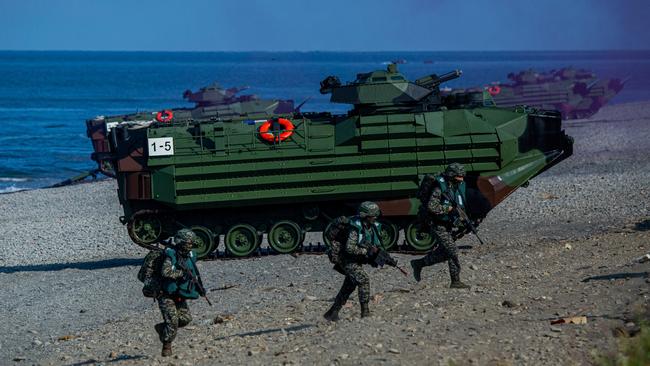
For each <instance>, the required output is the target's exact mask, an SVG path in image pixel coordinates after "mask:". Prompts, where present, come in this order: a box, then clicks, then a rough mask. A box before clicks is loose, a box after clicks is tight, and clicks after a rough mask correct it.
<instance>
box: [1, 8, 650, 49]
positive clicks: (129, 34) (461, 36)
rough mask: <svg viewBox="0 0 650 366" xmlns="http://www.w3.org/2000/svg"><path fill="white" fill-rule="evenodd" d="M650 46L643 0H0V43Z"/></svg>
mask: <svg viewBox="0 0 650 366" xmlns="http://www.w3.org/2000/svg"><path fill="white" fill-rule="evenodd" d="M605 49H625V50H629V49H646V50H647V49H650V0H536V1H534V0H489V1H488V0H458V1H454V0H392V1H388V0H320V1H317V0H272V1H271V0H268V1H263V0H237V1H235V0H228V1H226V0H212V1H211V0H185V1H181V0H0V50H93V51H104V50H106V51H504V50H515V51H518V50H605Z"/></svg>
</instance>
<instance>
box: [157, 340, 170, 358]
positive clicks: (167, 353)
mask: <svg viewBox="0 0 650 366" xmlns="http://www.w3.org/2000/svg"><path fill="white" fill-rule="evenodd" d="M160 355H161V356H163V357H169V356H171V355H172V342H165V343H163V348H162V352H161V353H160Z"/></svg>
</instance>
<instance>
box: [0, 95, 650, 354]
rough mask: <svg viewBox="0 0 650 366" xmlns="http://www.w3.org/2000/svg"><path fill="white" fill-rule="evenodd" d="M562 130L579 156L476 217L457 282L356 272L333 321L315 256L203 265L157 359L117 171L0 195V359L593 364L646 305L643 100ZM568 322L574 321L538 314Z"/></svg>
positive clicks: (647, 136)
mask: <svg viewBox="0 0 650 366" xmlns="http://www.w3.org/2000/svg"><path fill="white" fill-rule="evenodd" d="M566 129H567V132H568V133H569V134H570V135H572V136H574V137H575V140H576V144H575V155H574V156H572V157H571V158H569V159H568V160H566V161H564V162H562V163H560V164H559V165H558V166H556V167H554V168H553V169H551V170H549V171H548V172H546V173H544V174H542V175H541V176H539V177H537V178H535V179H534V180H532V181H531V184H530V186H529V187H528V188H525V189H524V188H522V189H519V190H517V191H516V192H515V193H513V194H512V195H511V196H510V197H509V198H508V199H506V200H505V201H504V202H503V203H502V204H501V205H500V206H498V207H497V208H495V209H494V210H493V211H492V212H491V213H490V214H489V215H488V218H487V219H486V220H485V221H484V223H483V224H482V225H481V228H480V233H481V235H482V237H483V239H484V241H486V242H487V245H485V246H479V245H477V241H476V239H475V238H473V237H472V236H468V237H466V238H463V239H462V240H461V241H460V242H459V245H460V246H461V247H462V248H470V247H471V249H462V250H461V262H462V263H463V266H464V267H463V269H464V271H463V275H462V276H463V279H464V280H466V281H467V282H468V283H470V284H472V285H473V287H472V289H471V290H469V291H459V290H451V289H448V288H447V285H448V273H447V268H446V266H444V265H439V266H435V267H430V268H428V269H426V270H425V272H424V273H423V281H422V282H421V283H418V284H416V283H415V282H414V281H413V280H412V279H411V278H408V279H407V278H405V277H402V276H401V275H400V273H399V272H398V271H396V270H394V269H392V268H384V269H378V270H376V269H370V270H369V274H370V276H371V281H372V291H373V295H374V297H373V302H372V303H371V311H372V313H373V316H372V317H370V318H366V319H359V317H358V305H357V304H356V299H355V298H354V297H353V299H352V301H350V303H351V305H352V307H349V308H344V310H343V312H342V317H343V319H342V320H341V321H340V322H338V323H334V324H332V323H328V322H325V321H324V320H322V318H321V316H322V313H323V312H324V311H325V310H326V309H327V307H328V306H329V305H330V302H331V300H332V298H333V296H334V295H335V294H336V291H337V290H338V287H339V286H340V284H341V282H342V276H340V275H338V274H336V273H335V272H333V271H332V270H331V269H330V268H331V265H330V264H329V263H328V262H327V259H326V257H324V256H322V255H321V256H318V255H303V256H299V257H298V258H293V257H291V256H274V257H264V258H251V259H246V260H232V261H211V262H204V263H201V270H202V272H203V276H204V281H205V282H206V285H207V287H208V288H209V289H213V290H214V291H211V292H210V294H209V296H210V297H211V300H212V302H213V303H214V306H213V307H208V306H207V304H206V303H205V302H204V301H203V300H198V301H194V302H192V305H191V307H192V313H193V314H194V322H193V323H192V324H191V325H190V326H189V327H188V328H187V329H185V330H182V331H181V332H180V334H179V338H178V340H177V342H175V343H174V346H175V353H176V354H177V356H176V357H175V358H172V359H171V360H163V359H162V358H160V357H159V356H158V354H159V352H160V349H159V348H160V344H159V343H158V341H157V339H156V335H155V332H154V331H153V324H154V323H156V322H158V321H159V317H160V315H159V313H158V310H157V307H156V306H155V304H154V303H153V302H152V301H151V300H150V299H145V298H143V297H142V296H141V293H140V289H141V284H140V283H139V282H138V281H137V280H136V279H135V274H136V272H137V270H138V267H139V263H140V259H141V258H142V257H143V256H144V254H145V253H144V251H143V250H141V249H139V248H138V247H137V246H135V245H133V244H132V243H131V241H130V239H129V238H128V235H127V234H126V229H125V227H124V226H122V225H121V224H120V223H119V221H118V217H119V216H120V215H121V214H122V211H121V208H120V206H119V203H118V201H117V197H116V193H115V189H116V185H115V183H114V182H113V181H109V180H107V181H101V182H97V183H92V184H82V185H77V186H70V187H63V188H57V189H46V190H37V191H25V192H17V193H13V194H4V195H0V206H1V207H2V208H4V209H3V210H0V226H1V229H2V230H3V232H4V233H5V235H3V236H2V238H0V248H1V250H0V265H1V267H0V283H2V290H3V306H2V308H1V310H0V321H1V322H2V323H3V324H5V325H6V326H4V327H2V329H1V330H0V364H12V363H27V364H53V365H58V364H75V363H84V364H95V363H96V364H107V363H111V362H118V361H119V362H120V364H129V365H130V364H137V365H140V364H142V365H145V364H147V365H148V364H169V363H170V362H171V364H176V365H183V364H200V365H209V364H215V363H221V364H283V363H284V364H292V363H297V364H309V363H313V364H359V363H380V364H448V363H449V362H450V361H453V362H455V363H458V364H504V365H506V364H535V365H536V364H539V365H543V364H589V363H591V362H592V361H593V356H592V353H593V352H607V351H611V350H612V349H614V348H615V346H616V341H615V339H614V338H613V336H612V329H613V328H614V327H617V326H618V327H621V326H624V325H625V324H626V323H627V322H629V321H634V319H633V315H634V313H635V311H637V309H638V308H641V307H644V306H647V303H646V301H647V297H648V294H649V293H648V290H647V283H646V282H645V280H646V277H647V271H648V265H650V264H648V263H647V262H646V263H644V264H638V263H636V264H631V261H632V259H634V258H637V257H640V256H642V255H644V254H646V253H648V251H650V240H649V239H650V231H649V230H648V228H650V221H649V220H650V207H649V205H648V203H649V202H650V199H649V198H650V185H649V184H648V182H649V181H650V163H649V162H648V151H649V149H648V148H649V146H650V102H648V103H630V104H622V105H613V106H608V107H605V108H603V109H602V110H601V111H600V112H599V113H598V114H597V115H596V116H594V117H593V118H592V119H591V120H584V121H572V122H569V123H566ZM316 235H317V234H316ZM316 235H314V236H312V237H311V238H308V240H312V241H319V240H320V239H319V238H318V236H316ZM397 258H398V259H399V261H400V263H402V264H405V263H406V264H407V263H408V261H409V260H410V259H412V258H414V257H412V256H408V255H402V254H398V255H397ZM409 269H410V268H409ZM232 285H234V286H233V287H230V286H232ZM224 287H227V289H222V288H224ZM573 315H585V316H587V317H588V319H589V320H588V323H587V324H584V325H553V326H551V325H550V320H551V319H555V318H557V317H562V316H573ZM217 318H218V319H217ZM215 319H217V321H216V322H215ZM215 323H216V324H215ZM14 360H20V361H14Z"/></svg>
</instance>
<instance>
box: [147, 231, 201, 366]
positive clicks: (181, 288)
mask: <svg viewBox="0 0 650 366" xmlns="http://www.w3.org/2000/svg"><path fill="white" fill-rule="evenodd" d="M195 241H196V235H195V234H194V232H192V231H191V230H188V229H181V230H179V231H178V232H177V233H176V235H175V236H174V244H175V247H174V248H167V249H165V259H164V261H163V264H162V269H161V273H160V276H161V277H162V283H163V286H162V287H163V293H162V295H161V296H159V297H158V298H157V300H158V307H159V308H160V313H161V314H162V317H163V322H162V323H158V324H156V326H155V328H156V332H157V333H158V336H159V338H160V341H161V342H162V344H163V347H162V356H163V357H167V356H171V355H172V341H173V340H174V338H176V333H177V332H178V328H179V327H184V326H186V325H187V324H189V323H190V322H191V321H192V315H191V314H190V309H189V307H188V306H187V299H197V298H198V297H199V294H198V291H197V289H196V288H195V286H194V284H193V283H192V276H193V277H194V279H195V280H199V277H198V271H197V270H196V256H195V255H194V252H193V251H192V245H193V243H194V242H195ZM188 271H191V273H188Z"/></svg>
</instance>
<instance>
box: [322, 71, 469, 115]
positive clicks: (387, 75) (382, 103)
mask: <svg viewBox="0 0 650 366" xmlns="http://www.w3.org/2000/svg"><path fill="white" fill-rule="evenodd" d="M461 74H462V72H461V71H460V70H454V71H452V72H449V73H446V74H443V75H441V76H438V75H436V74H431V75H428V76H425V77H422V78H420V79H417V80H416V81H415V82H411V81H409V80H407V79H406V78H405V77H404V75H403V74H401V73H400V72H399V71H398V70H397V65H395V64H390V65H388V67H387V68H386V70H377V71H373V72H368V73H360V74H357V78H356V79H355V80H354V81H352V82H349V83H347V84H346V85H342V83H341V81H340V80H339V78H338V77H336V76H328V77H327V78H325V79H324V80H323V81H321V83H320V84H321V88H320V92H321V94H331V95H332V96H331V97H330V101H331V102H332V103H344V104H353V105H354V106H355V109H354V110H353V111H356V112H360V113H362V114H364V113H372V112H377V111H380V110H381V111H389V110H399V111H407V110H409V111H417V110H422V111H426V110H435V109H437V108H438V107H439V106H441V105H442V102H441V100H440V88H439V87H440V84H442V83H444V82H446V81H449V80H453V79H456V78H458V77H460V75H461Z"/></svg>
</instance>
